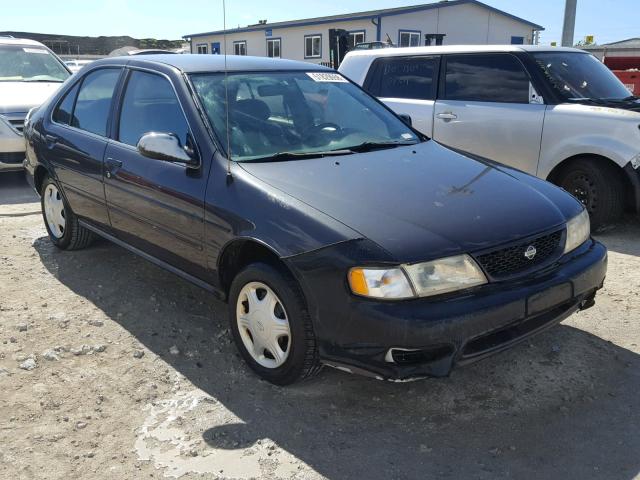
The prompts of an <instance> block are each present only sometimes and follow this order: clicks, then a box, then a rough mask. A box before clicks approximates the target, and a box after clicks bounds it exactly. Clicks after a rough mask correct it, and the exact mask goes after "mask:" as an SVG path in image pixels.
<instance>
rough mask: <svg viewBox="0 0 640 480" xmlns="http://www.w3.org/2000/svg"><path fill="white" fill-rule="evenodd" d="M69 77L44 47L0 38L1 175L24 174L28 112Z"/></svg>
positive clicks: (58, 61)
mask: <svg viewBox="0 0 640 480" xmlns="http://www.w3.org/2000/svg"><path fill="white" fill-rule="evenodd" d="M69 75H70V73H69V70H68V69H67V67H65V65H64V64H63V63H62V61H61V60H60V59H59V58H58V57H56V55H55V54H54V53H53V52H52V51H51V50H49V49H48V48H47V47H45V46H44V45H43V44H41V43H39V42H36V41H33V40H26V39H18V38H9V37H0V172H5V171H10V170H21V169H22V161H23V160H24V157H25V153H24V152H25V142H24V137H23V136H22V129H23V125H24V120H25V118H26V116H27V113H28V112H29V110H31V109H32V108H33V107H38V106H40V105H41V104H42V102H44V101H45V100H46V99H47V98H49V96H50V95H51V94H52V93H53V92H55V91H56V90H57V89H58V88H59V87H60V85H61V84H62V82H64V81H65V80H66V79H67V78H68V77H69Z"/></svg>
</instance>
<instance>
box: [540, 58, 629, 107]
mask: <svg viewBox="0 0 640 480" xmlns="http://www.w3.org/2000/svg"><path fill="white" fill-rule="evenodd" d="M533 57H534V58H535V59H536V61H537V63H538V65H539V66H540V68H542V70H543V71H544V73H545V74H546V75H547V77H548V78H549V79H550V80H551V82H552V84H553V85H554V86H555V87H556V88H557V89H558V90H559V91H560V92H561V94H562V95H563V96H564V97H565V98H566V99H567V100H582V99H594V100H615V99H623V98H626V97H629V96H630V95H631V92H629V90H627V89H626V87H625V86H624V84H623V83H622V82H621V81H620V80H618V78H617V77H616V76H615V75H614V74H613V72H611V70H609V69H608V68H607V67H606V66H605V65H604V64H602V63H601V62H600V61H599V60H598V59H597V58H595V57H594V56H593V55H590V54H588V53H577V52H575V53H574V52H541V53H533Z"/></svg>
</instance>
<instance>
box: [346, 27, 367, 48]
mask: <svg viewBox="0 0 640 480" xmlns="http://www.w3.org/2000/svg"><path fill="white" fill-rule="evenodd" d="M366 39H367V34H366V32H365V31H364V30H358V31H357V32H349V40H348V44H349V50H351V49H353V47H355V46H356V45H358V44H359V43H364V42H365V41H366Z"/></svg>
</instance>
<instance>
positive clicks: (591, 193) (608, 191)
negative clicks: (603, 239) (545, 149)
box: [556, 158, 625, 230]
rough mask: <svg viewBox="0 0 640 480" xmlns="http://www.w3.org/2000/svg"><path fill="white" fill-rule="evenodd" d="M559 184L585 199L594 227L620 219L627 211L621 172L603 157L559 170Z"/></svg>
mask: <svg viewBox="0 0 640 480" xmlns="http://www.w3.org/2000/svg"><path fill="white" fill-rule="evenodd" d="M556 183H557V184H558V185H559V186H561V187H562V188H564V189H565V190H566V191H567V192H569V193H571V194H572V195H573V196H574V197H576V198H577V199H578V200H580V202H582V204H583V205H584V206H585V208H586V209H587V211H588V212H589V216H590V217H591V225H592V228H593V229H594V230H597V229H598V228H601V227H604V226H606V225H610V224H613V223H615V222H617V221H618V220H619V219H620V217H621V216H622V214H623V212H624V200H625V188H624V183H623V181H622V178H621V177H620V172H619V171H617V170H616V167H615V166H613V165H611V164H610V163H608V162H607V161H606V160H604V159H596V158H579V159H576V160H574V161H573V162H571V163H570V164H569V165H567V166H566V167H565V168H563V169H562V170H561V171H560V173H559V174H558V176H557V177H556Z"/></svg>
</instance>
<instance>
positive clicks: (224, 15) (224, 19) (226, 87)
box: [222, 0, 231, 177]
mask: <svg viewBox="0 0 640 480" xmlns="http://www.w3.org/2000/svg"><path fill="white" fill-rule="evenodd" d="M222 28H223V29H224V34H223V40H222V42H223V43H224V96H225V112H226V116H227V119H226V122H227V128H226V130H227V177H231V132H230V130H229V81H228V71H227V5H226V0H222Z"/></svg>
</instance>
